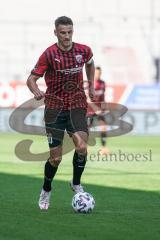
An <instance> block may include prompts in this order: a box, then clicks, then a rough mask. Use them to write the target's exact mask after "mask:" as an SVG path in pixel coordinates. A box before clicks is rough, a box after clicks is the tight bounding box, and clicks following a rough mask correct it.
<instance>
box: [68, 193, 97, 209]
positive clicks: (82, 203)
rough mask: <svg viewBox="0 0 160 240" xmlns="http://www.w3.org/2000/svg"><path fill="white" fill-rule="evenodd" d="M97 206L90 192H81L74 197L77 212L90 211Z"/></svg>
mask: <svg viewBox="0 0 160 240" xmlns="http://www.w3.org/2000/svg"><path fill="white" fill-rule="evenodd" d="M94 206H95V200H94V198H93V196H92V195H91V194H90V193H87V192H79V193H76V194H75V195H74V196H73V198H72V207H73V209H74V211H75V212H77V213H90V212H91V211H92V210H93V208H94Z"/></svg>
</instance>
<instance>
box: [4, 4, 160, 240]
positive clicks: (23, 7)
mask: <svg viewBox="0 0 160 240" xmlns="http://www.w3.org/2000/svg"><path fill="white" fill-rule="evenodd" d="M61 15H66V16H70V17H71V18H72V19H73V21H74V37H73V40H74V41H77V42H81V43H85V44H87V45H89V46H91V47H92V49H93V52H94V60H95V64H96V65H99V66H101V67H102V79H103V80H105V81H106V89H107V90H106V101H108V102H115V103H121V104H123V105H125V106H127V108H128V112H127V114H125V116H124V119H126V121H128V122H130V123H132V124H133V130H132V132H130V133H129V134H127V135H126V136H122V137H117V138H116V137H115V138H114V139H109V141H108V145H109V148H110V150H111V152H112V151H113V152H114V151H116V150H117V149H121V150H122V151H126V152H128V153H132V154H136V153H147V152H149V150H151V151H152V158H153V159H152V162H148V163H143V162H141V163H139V162H132V163H127V162H126V163H121V162H119V163H117V162H116V163H110V165H107V166H104V164H105V163H104V162H103V161H102V162H89V163H88V165H87V166H88V167H87V169H86V174H85V177H84V182H85V184H90V185H88V189H90V191H92V192H93V195H94V196H95V197H96V204H97V210H95V214H94V213H93V214H94V215H91V216H87V218H83V216H80V218H79V219H78V218H77V217H75V216H73V213H71V212H70V211H69V210H68V204H69V201H70V199H71V193H70V192H69V190H66V189H67V188H66V187H64V186H65V182H66V181H69V180H70V177H71V159H72V155H71V154H72V153H71V154H70V153H69V154H67V155H65V161H64V163H62V167H61V170H60V171H59V173H58V174H57V176H56V181H57V186H59V189H58V188H57V195H56V193H55V201H56V204H57V205H56V204H55V202H54V204H53V208H51V210H50V212H49V213H48V215H45V216H44V215H40V214H39V212H38V211H37V209H36V210H35V208H36V207H37V205H36V204H37V202H36V201H37V200H36V198H37V197H38V194H39V187H40V185H41V181H42V177H43V172H42V171H43V170H42V169H43V164H44V163H43V162H36V163H35V162H23V161H20V160H19V159H18V158H17V157H16V156H15V154H14V147H15V145H16V144H17V143H18V141H20V140H23V139H26V138H31V139H32V138H33V140H35V142H34V144H33V146H32V151H33V152H34V153H39V151H40V150H41V151H42V152H43V149H44V150H46V151H47V149H48V147H47V142H46V139H45V140H44V139H43V138H41V137H35V138H34V137H31V136H27V135H21V134H19V133H15V132H14V131H13V130H12V129H11V128H10V126H9V117H10V114H11V112H12V111H13V110H14V109H15V108H16V107H18V106H19V105H20V104H22V103H24V102H25V101H26V100H28V99H30V98H32V97H33V96H32V94H31V93H30V92H29V90H28V89H27V87H26V85H25V82H26V79H27V76H28V75H29V73H30V70H31V69H32V68H33V67H34V65H35V63H36V61H37V59H38V57H39V55H40V54H41V52H42V51H43V50H44V49H46V48H47V47H48V46H49V45H51V44H52V43H53V42H54V41H56V38H55V37H54V34H53V30H54V20H55V19H56V18H57V17H58V16H61ZM0 29H1V37H0V151H1V154H0V173H1V174H0V176H1V177H0V183H1V194H0V200H1V203H0V208H1V214H0V216H1V217H2V221H1V229H0V230H1V231H0V232H1V233H0V240H1V239H3V240H7V239H8V240H9V239H16V240H17V239H26V240H28V239H39V240H40V239H44V237H46V236H47V237H48V238H46V239H52V238H50V237H51V236H54V237H55V239H74V240H75V239H91V238H90V236H91V235H92V239H97V236H98V237H99V238H101V239H107V236H108V237H109V238H108V239H110V240H112V239H118V240H120V239H130V240H132V239H136V240H137V239H138V240H139V239H140V240H142V239H154V240H155V239H157V240H158V239H159V237H160V233H159V227H158V221H159V220H160V218H159V192H160V189H159V180H160V177H159V166H160V164H159V157H160V150H159V142H160V40H159V39H160V1H159V0H134V1H133V0H112V1H109V0H100V1H97V0H79V1H74V0H68V1H67V2H66V1H65V0H61V1H53V0H46V1H42V2H40V1H38V0H27V1H25V0H24V1H21V0H13V1H9V0H5V1H3V2H2V3H1V6H0ZM40 85H41V88H42V89H44V88H45V85H44V82H43V79H41V80H40ZM42 116H43V112H42V109H38V110H37V111H34V112H32V113H31V114H30V115H29V116H28V118H27V122H28V124H33V125H41V124H42ZM99 148H100V143H99V142H98V141H97V145H96V147H94V148H92V147H90V148H89V152H90V153H92V152H96V151H98V149H99ZM44 160H45V159H44ZM39 178H40V180H39ZM63 181H64V182H63ZM20 182H21V183H22V185H21V184H20ZM11 183H12V184H13V185H11ZM95 183H96V184H95ZM67 184H68V183H67ZM13 186H14V187H13ZM97 186H98V187H97ZM104 187H105V188H104ZM15 188H16V190H17V191H20V192H22V189H24V190H25V191H24V192H23V193H22V194H21V196H19V195H18V193H17V192H16V191H15ZM7 190H8V191H9V192H8V191H7ZM58 191H59V192H58ZM11 195H12V196H11ZM6 196H7V197H6ZM28 196H32V197H31V198H30V199H28ZM61 196H62V199H63V204H62V199H61ZM37 199H38V198H37ZM104 199H105V202H104V201H102V200H104ZM53 201H54V200H53ZM23 203H24V204H25V206H27V208H26V209H24V204H23ZM124 205H126V206H124ZM13 206H16V207H13ZM56 206H58V207H57V208H56ZM59 213H60V214H59ZM64 213H66V214H68V215H65V214H64ZM16 214H18V215H17V216H18V218H16V217H15V216H16ZM37 216H38V218H37ZM67 216H68V217H69V218H68V217H67ZM92 216H94V218H92ZM66 218H67V221H68V223H67V222H66V221H65V219H66ZM37 219H38V223H39V226H38V224H37V223H36V221H37ZM44 219H45V221H46V223H47V224H48V225H47V226H48V227H47V233H46V232H45V228H44V225H43V224H44ZM35 220H36V221H35ZM76 221H77V223H78V226H76V228H75V229H76V230H74V227H75V225H74V222H76ZM60 223H62V226H63V230H64V232H62V228H61V227H62V226H61V225H58V224H60ZM106 223H107V225H105V224H106ZM36 224H37V225H36ZM67 224H68V225H67ZM18 225H19V226H21V227H18ZM31 225H32V226H31ZM53 226H54V227H53ZM86 226H87V228H85V227H86ZM52 227H53V229H52ZM13 228H14V229H16V231H13ZM81 228H83V229H85V230H84V231H82V230H81ZM5 229H7V231H6V230H5ZM26 229H27V231H26ZM69 229H70V231H69ZM53 230H54V231H53ZM52 231H53V234H52V235H51V233H52ZM72 232H73V233H74V235H72ZM54 234H55V235H54ZM90 234H91V235H90ZM62 236H63V237H62ZM53 239H54V238H53Z"/></svg>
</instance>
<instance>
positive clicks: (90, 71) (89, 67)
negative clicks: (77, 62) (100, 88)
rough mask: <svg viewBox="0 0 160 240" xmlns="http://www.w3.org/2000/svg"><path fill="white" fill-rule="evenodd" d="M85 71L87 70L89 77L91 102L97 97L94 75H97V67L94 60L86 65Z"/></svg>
mask: <svg viewBox="0 0 160 240" xmlns="http://www.w3.org/2000/svg"><path fill="white" fill-rule="evenodd" d="M85 70H86V75H87V80H88V83H89V89H88V92H89V97H90V99H91V100H93V99H94V96H95V91H94V73H95V66H94V61H93V59H90V60H89V61H88V62H87V63H86V64H85Z"/></svg>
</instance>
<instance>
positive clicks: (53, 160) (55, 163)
mask: <svg viewBox="0 0 160 240" xmlns="http://www.w3.org/2000/svg"><path fill="white" fill-rule="evenodd" d="M61 160H62V158H61V157H54V158H53V157H52V158H50V159H49V162H50V164H51V165H52V166H53V167H58V166H59V164H60V162H61Z"/></svg>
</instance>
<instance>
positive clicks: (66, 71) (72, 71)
mask: <svg viewBox="0 0 160 240" xmlns="http://www.w3.org/2000/svg"><path fill="white" fill-rule="evenodd" d="M81 71H82V67H76V68H67V69H62V70H56V72H61V73H64V74H65V75H67V74H75V73H79V72H81Z"/></svg>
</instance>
